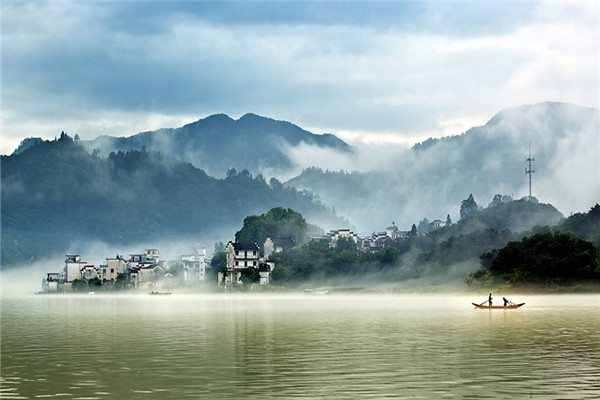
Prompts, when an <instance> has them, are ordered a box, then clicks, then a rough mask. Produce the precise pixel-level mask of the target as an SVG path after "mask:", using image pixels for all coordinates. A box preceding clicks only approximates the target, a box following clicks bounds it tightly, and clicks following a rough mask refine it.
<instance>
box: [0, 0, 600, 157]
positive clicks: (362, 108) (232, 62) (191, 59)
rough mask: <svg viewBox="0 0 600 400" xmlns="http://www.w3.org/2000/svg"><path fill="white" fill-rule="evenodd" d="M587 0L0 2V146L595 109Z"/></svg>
mask: <svg viewBox="0 0 600 400" xmlns="http://www.w3.org/2000/svg"><path fill="white" fill-rule="evenodd" d="M599 64H600V5H599V3H598V2H595V1H589V2H587V1H577V2H574V1H570V2H560V1H553V2H536V1H526V2H516V1H469V2H454V1H435V2H408V1H314V2H313V1H303V2H297V1H259V2H256V1H219V2H213V1H194V0H188V1H181V2H179V1H169V2H165V1H138V0H128V1H127V0H122V1H110V0H95V1H83V0H82V1H64V0H61V1H13V0H4V1H3V2H2V60H1V66H2V68H1V79H2V101H1V109H2V110H1V111H2V116H1V123H2V137H1V139H2V141H1V151H2V154H10V153H11V152H12V151H13V150H14V149H15V148H16V147H17V146H18V144H19V143H20V141H21V140H22V139H24V138H26V137H42V138H44V139H53V138H54V137H56V136H57V135H60V132H61V131H65V132H67V133H68V134H70V135H71V136H73V135H75V134H78V135H79V136H80V137H81V138H82V139H93V138H95V137H97V136H99V135H113V136H130V135H133V134H135V133H138V132H141V131H148V130H154V129H158V128H165V127H167V128H168V127H178V126H182V125H184V124H186V123H189V122H193V121H195V120H198V119H201V118H204V117H206V116H209V115H211V114H215V113H225V114H227V115H229V116H231V117H232V118H239V117H241V116H242V115H244V114H246V113H249V112H252V113H256V114H259V115H263V116H267V117H271V118H275V119H279V120H286V121H290V122H292V123H294V124H296V125H299V126H301V127H302V128H304V129H308V130H310V131H312V132H313V133H326V132H327V133H333V134H336V135H338V136H339V137H340V138H342V139H344V140H346V141H348V142H349V143H351V144H361V143H362V144H369V145H373V146H385V145H387V144H390V143H395V144H398V143H400V144H406V145H410V144H413V143H415V142H417V141H421V140H424V139H426V138H428V137H441V136H447V135H451V134H460V133H462V132H464V131H465V130H467V129H468V128H470V127H472V126H478V125H483V124H485V122H487V121H488V120H489V119H490V118H491V117H492V116H493V115H494V114H496V113H497V112H498V111H500V110H501V109H503V108H506V107H512V106H518V105H521V104H533V103H539V102H543V101H560V102H567V103H572V104H577V105H581V106H586V107H594V108H600V65H599Z"/></svg>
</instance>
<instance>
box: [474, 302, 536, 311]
mask: <svg viewBox="0 0 600 400" xmlns="http://www.w3.org/2000/svg"><path fill="white" fill-rule="evenodd" d="M471 304H473V305H474V306H475V308H487V309H489V310H510V309H512V308H519V307H521V306H522V305H523V304H525V303H520V304H509V305H507V306H484V305H483V304H476V303H471Z"/></svg>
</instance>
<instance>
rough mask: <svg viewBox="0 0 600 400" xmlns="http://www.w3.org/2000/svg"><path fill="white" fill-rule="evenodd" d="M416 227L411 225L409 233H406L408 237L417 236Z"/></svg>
mask: <svg viewBox="0 0 600 400" xmlns="http://www.w3.org/2000/svg"><path fill="white" fill-rule="evenodd" d="M418 234H419V233H418V232H417V225H415V224H413V226H412V228H410V232H408V236H418Z"/></svg>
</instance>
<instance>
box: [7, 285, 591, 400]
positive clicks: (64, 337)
mask: <svg viewBox="0 0 600 400" xmlns="http://www.w3.org/2000/svg"><path fill="white" fill-rule="evenodd" d="M472 300H473V299H471V298H466V297H460V296H449V297H433V298H429V297H425V296H387V297H370V296H359V297H343V296H341V297H337V296H324V297H317V296H312V297H311V296H273V297H258V296H229V297H228V296H192V295H190V296H178V295H173V296H170V297H168V298H166V297H159V298H157V297H153V296H147V297H145V296H144V297H139V296H89V297H86V296H31V297H28V298H5V299H3V301H2V321H1V322H2V332H1V334H2V342H1V346H2V347H1V350H2V355H1V357H2V360H1V361H2V379H3V381H2V386H1V387H2V388H1V392H0V397H1V398H3V399H4V398H31V399H34V398H44V397H47V398H59V397H69V398H74V399H77V398H79V399H84V398H85V399H107V398H127V399H175V398H177V399H181V398H186V397H187V398H199V397H203V398H211V399H230V398H252V399H266V398H310V399H313V398H321V397H327V398H334V399H355V398H378V399H379V398H385V397H391V398H395V399H397V398H426V399H439V398H465V399H467V398H477V399H481V398H506V399H514V398H523V397H532V398H544V399H545V398H570V399H592V398H598V397H600V378H599V376H600V370H599V369H598V368H599V367H598V365H600V344H599V343H600V340H599V339H600V297H599V296H559V297H554V296H528V297H527V298H525V299H523V301H526V302H527V304H526V306H525V307H524V308H522V309H519V310H506V311H503V310H493V311H490V310H474V309H473V307H472V306H470V303H471V302H472Z"/></svg>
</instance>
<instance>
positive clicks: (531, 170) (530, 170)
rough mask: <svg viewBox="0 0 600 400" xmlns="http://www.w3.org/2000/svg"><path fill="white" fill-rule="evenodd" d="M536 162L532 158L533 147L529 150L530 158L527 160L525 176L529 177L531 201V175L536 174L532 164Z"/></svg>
mask: <svg viewBox="0 0 600 400" xmlns="http://www.w3.org/2000/svg"><path fill="white" fill-rule="evenodd" d="M534 161H535V158H534V157H531V147H530V148H529V157H527V159H526V160H525V162H526V163H527V167H526V168H525V175H529V199H531V174H533V173H534V172H535V169H534V167H533V166H532V163H533V162H534Z"/></svg>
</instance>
